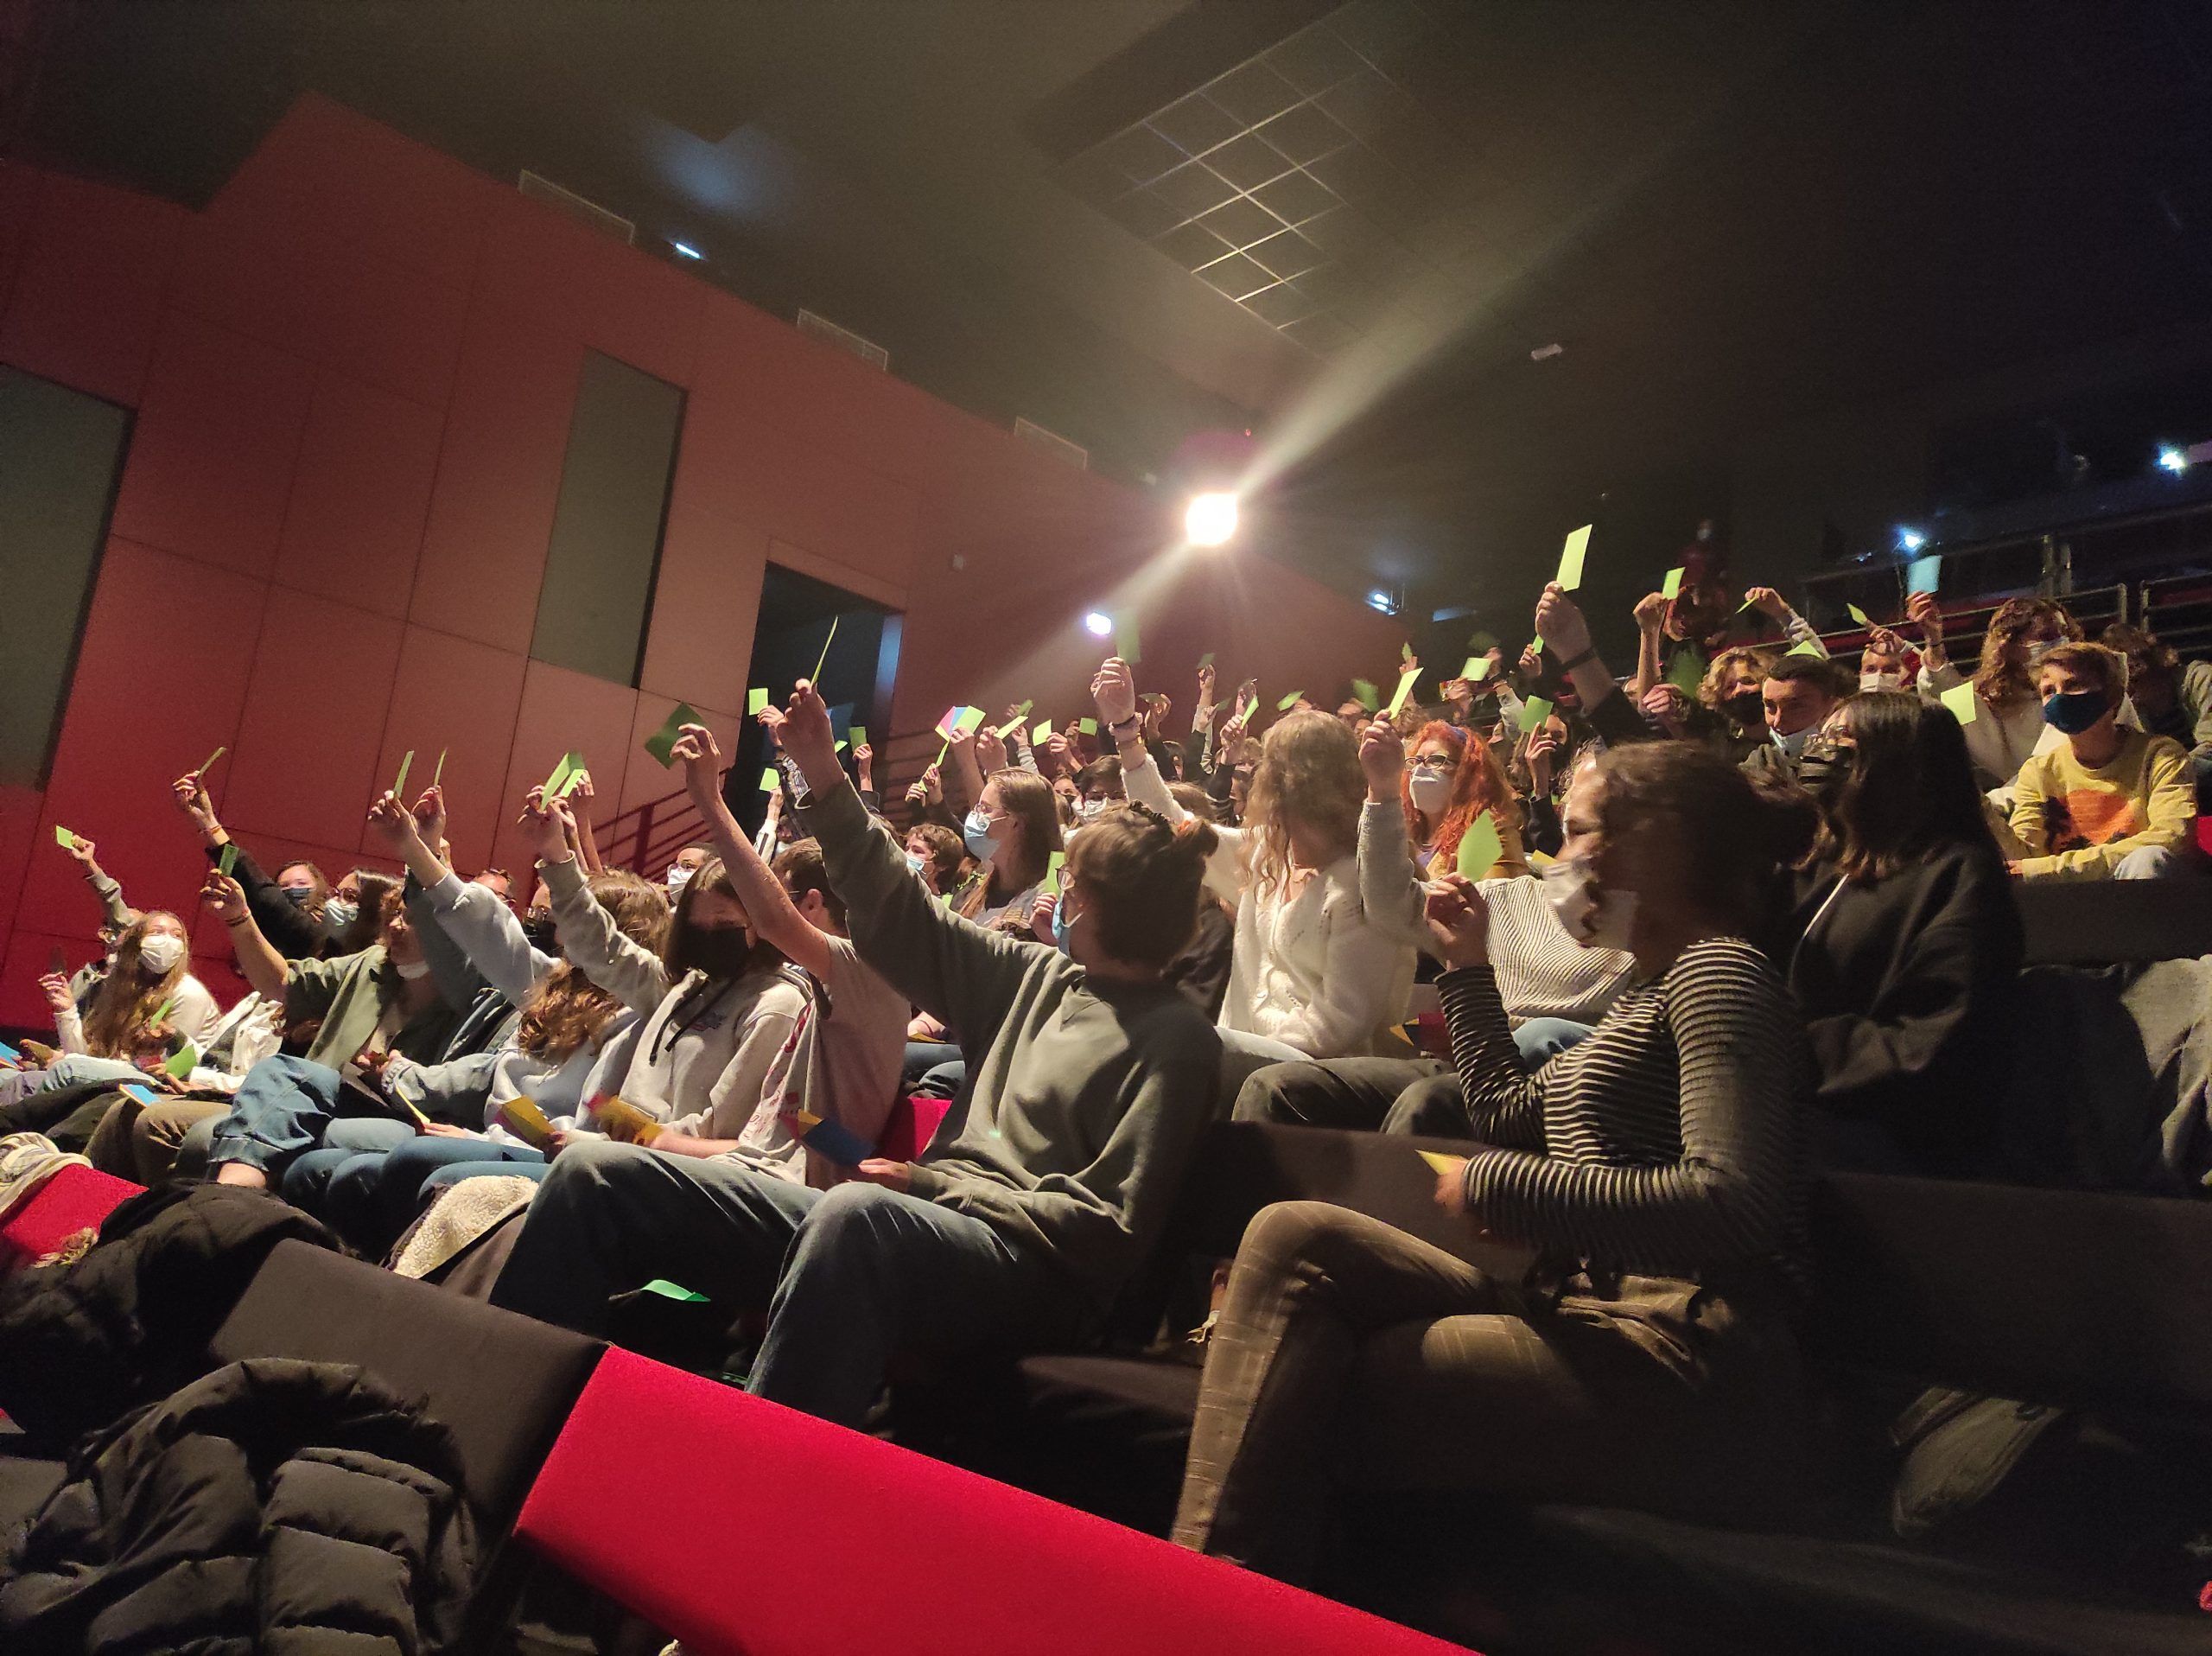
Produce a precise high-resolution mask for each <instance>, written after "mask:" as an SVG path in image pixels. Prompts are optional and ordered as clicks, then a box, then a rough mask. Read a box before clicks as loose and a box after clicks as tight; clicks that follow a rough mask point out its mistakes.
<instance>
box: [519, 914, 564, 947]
mask: <svg viewBox="0 0 2212 1656" xmlns="http://www.w3.org/2000/svg"><path fill="white" fill-rule="evenodd" d="M522 934H523V935H524V937H525V938H527V939H530V946H531V948H533V949H535V950H537V952H538V953H540V954H558V953H560V952H561V944H560V940H559V939H558V938H556V936H555V935H554V926H553V914H552V911H551V910H550V909H548V910H544V911H543V912H540V913H536V914H524V916H523V917H522Z"/></svg>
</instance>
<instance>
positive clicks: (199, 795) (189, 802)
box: [169, 770, 223, 838]
mask: <svg viewBox="0 0 2212 1656" xmlns="http://www.w3.org/2000/svg"><path fill="white" fill-rule="evenodd" d="M169 793H170V796H171V797H172V798H174V799H175V800H176V808H177V809H178V810H180V811H181V812H184V814H185V815H186V816H187V817H188V818H190V819H191V822H192V825H193V826H194V828H197V829H198V830H199V831H200V832H201V833H202V834H205V835H207V836H210V837H211V838H212V837H213V835H216V834H219V833H220V832H221V831H222V828H223V825H222V824H221V823H220V822H219V821H217V820H216V818H215V803H214V801H213V800H212V799H209V798H208V797H207V788H205V787H202V786H201V784H200V773H199V772H198V771H196V770H188V771H187V772H185V774H183V775H181V776H180V777H178V778H177V779H176V780H175V781H174V782H171V783H170V784H169Z"/></svg>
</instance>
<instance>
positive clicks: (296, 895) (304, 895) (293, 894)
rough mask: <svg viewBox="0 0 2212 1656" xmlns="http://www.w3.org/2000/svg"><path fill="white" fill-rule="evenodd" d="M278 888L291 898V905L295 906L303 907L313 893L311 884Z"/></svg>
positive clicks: (306, 904)
mask: <svg viewBox="0 0 2212 1656" xmlns="http://www.w3.org/2000/svg"><path fill="white" fill-rule="evenodd" d="M279 889H281V890H282V891H283V894H284V895H286V896H287V897H289V898H290V899H291V900H292V907H293V908H306V907H307V906H308V898H310V897H312V896H314V895H315V888H314V887H313V886H283V887H280V888H279Z"/></svg>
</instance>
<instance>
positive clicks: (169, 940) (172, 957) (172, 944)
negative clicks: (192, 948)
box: [138, 932, 184, 978]
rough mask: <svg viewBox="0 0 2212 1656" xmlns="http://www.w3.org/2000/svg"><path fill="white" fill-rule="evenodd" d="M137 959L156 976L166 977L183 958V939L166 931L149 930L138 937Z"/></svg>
mask: <svg viewBox="0 0 2212 1656" xmlns="http://www.w3.org/2000/svg"><path fill="white" fill-rule="evenodd" d="M138 959H139V960H140V961H141V962H143V964H144V965H145V968H146V970H147V971H149V973H151V974H152V975H153V976H155V977H156V978H166V977H168V975H169V973H171V972H172V971H175V970H176V965H177V962H178V961H180V960H181V959H184V939H182V938H181V937H172V936H170V935H169V933H167V932H150V933H148V934H147V935H146V936H144V937H142V938H140V939H138Z"/></svg>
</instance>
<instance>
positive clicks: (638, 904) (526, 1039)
mask: <svg viewBox="0 0 2212 1656" xmlns="http://www.w3.org/2000/svg"><path fill="white" fill-rule="evenodd" d="M585 884H586V885H587V886H588V887H589V888H590V890H591V895H593V897H594V898H595V899H596V900H597V901H598V903H599V906H600V907H601V908H604V909H605V910H606V911H607V915H608V917H609V918H610V919H612V920H613V922H614V927H615V929H616V930H617V931H619V932H620V933H622V934H623V935H624V936H625V937H626V938H628V939H631V940H632V942H634V943H638V944H640V945H642V946H644V947H645V948H648V949H651V950H652V951H653V952H655V953H658V952H660V950H661V948H662V946H663V945H664V942H665V941H666V939H667V935H668V916H669V911H668V897H667V895H666V894H665V893H664V892H663V890H662V889H661V888H660V887H658V886H657V885H653V884H652V883H650V882H647V881H645V880H643V879H640V878H639V876H637V875H634V874H632V873H631V872H630V871H629V869H607V871H606V872H604V873H601V874H594V875H593V876H591V877H590V878H589V879H588V880H587V881H586V882H585ZM620 1010H622V1003H621V1002H620V1001H618V1000H616V999H615V998H614V997H613V996H612V995H610V994H608V993H607V991H606V990H603V989H601V987H600V986H599V985H598V984H594V982H592V980H591V979H590V978H587V977H585V976H584V974H583V972H582V970H580V969H579V968H578V967H576V966H575V965H571V964H570V963H569V962H568V961H566V960H563V962H561V964H560V965H557V966H556V967H554V968H553V970H552V971H550V972H548V973H546V974H545V976H544V977H543V978H540V979H539V980H538V982H537V986H536V987H535V988H533V989H532V990H531V991H530V994H529V995H528V997H525V998H524V1001H523V1003H522V1020H521V1022H520V1023H519V1024H518V1026H517V1028H516V1030H515V1045H516V1046H517V1047H518V1048H521V1049H522V1050H523V1051H524V1052H526V1053H528V1054H530V1055H531V1057H533V1058H539V1059H543V1060H545V1061H546V1062H548V1063H553V1064H562V1063H566V1062H567V1061H568V1060H569V1058H570V1057H571V1056H572V1055H573V1054H575V1051H576V1049H577V1048H580V1047H582V1045H583V1044H584V1043H585V1042H586V1041H596V1040H597V1039H598V1037H599V1036H600V1035H601V1033H602V1032H603V1031H604V1030H605V1029H606V1028H607V1024H608V1023H609V1022H612V1021H613V1018H614V1016H615V1014H616V1013H618V1012H620Z"/></svg>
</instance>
